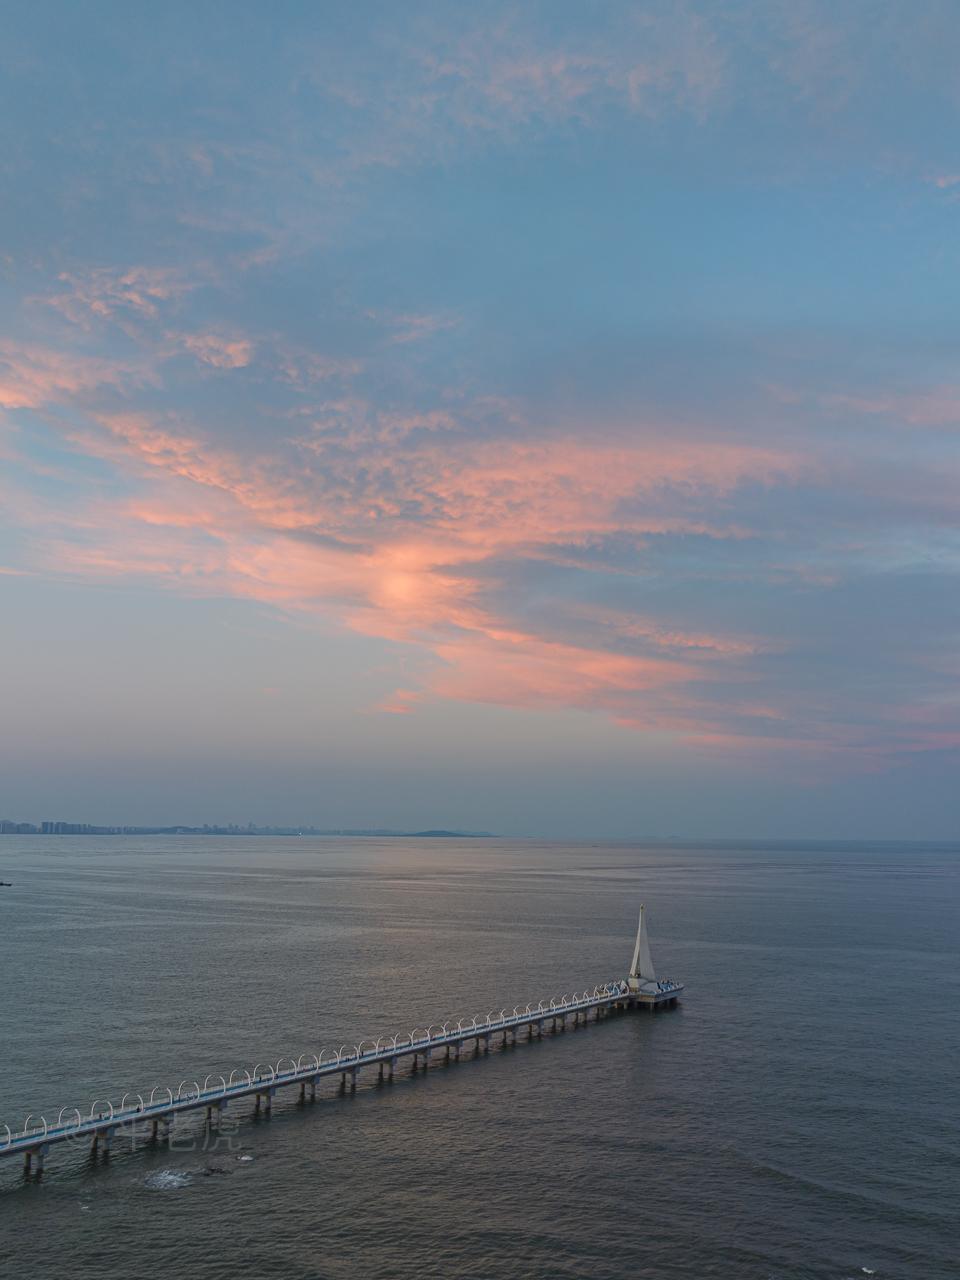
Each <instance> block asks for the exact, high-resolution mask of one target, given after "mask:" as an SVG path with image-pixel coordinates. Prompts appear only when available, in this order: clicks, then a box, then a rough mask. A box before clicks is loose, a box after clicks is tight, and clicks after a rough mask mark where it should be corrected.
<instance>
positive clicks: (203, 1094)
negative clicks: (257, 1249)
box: [0, 907, 683, 1176]
mask: <svg viewBox="0 0 960 1280" xmlns="http://www.w3.org/2000/svg"><path fill="white" fill-rule="evenodd" d="M682 990H683V986H682V984H681V983H678V982H673V981H669V980H668V981H658V980H657V979H656V977H655V976H654V975H653V965H652V963H651V962H650V951H649V944H648V943H647V940H646V928H645V924H644V913H643V908H642V907H641V909H640V923H639V926H638V929H637V943H636V947H635V948H634V960H633V965H632V966H631V972H630V975H629V976H628V977H627V978H625V979H624V980H622V981H620V982H608V983H604V984H603V985H601V986H597V987H594V988H593V990H592V991H584V992H581V993H580V994H576V995H573V996H569V995H564V996H561V997H560V998H559V999H551V1000H549V1001H540V1002H539V1004H537V1005H536V1006H533V1005H529V1004H528V1005H526V1006H525V1007H524V1008H523V1009H520V1008H519V1007H516V1008H514V1009H513V1011H512V1012H510V1013H508V1012H507V1011H506V1010H505V1009H501V1010H500V1011H499V1012H496V1013H494V1012H491V1013H488V1014H486V1015H485V1016H484V1017H481V1018H468V1019H461V1020H460V1021H458V1022H457V1024H456V1026H454V1025H453V1023H452V1021H449V1022H445V1023H442V1024H439V1025H433V1026H430V1027H426V1028H417V1029H416V1030H414V1031H412V1032H410V1033H409V1034H408V1035H396V1036H390V1037H387V1036H381V1037H380V1038H379V1039H378V1040H363V1041H361V1042H360V1044H358V1045H354V1046H353V1047H352V1048H351V1047H349V1046H347V1045H341V1046H340V1048H339V1049H337V1050H336V1051H335V1052H331V1051H329V1050H326V1049H324V1050H322V1051H321V1052H320V1054H319V1055H317V1054H313V1053H306V1054H301V1055H300V1057H299V1058H298V1059H297V1060H296V1061H294V1060H293V1059H292V1058H281V1059H280V1060H279V1061H278V1062H276V1063H275V1064H272V1065H270V1064H267V1065H265V1066H263V1065H261V1064H258V1065H257V1066H255V1067H254V1069H253V1071H252V1072H251V1071H248V1070H246V1069H242V1070H238V1071H231V1073H230V1076H229V1079H226V1078H224V1076H222V1075H219V1074H218V1075H208V1076H207V1077H206V1078H205V1079H204V1081H203V1084H202V1085H201V1084H200V1083H199V1081H198V1080H193V1081H191V1080H182V1081H181V1082H180V1085H179V1086H178V1088H177V1091H176V1093H174V1091H173V1090H172V1089H170V1088H166V1087H164V1088H160V1087H159V1086H158V1087H156V1088H154V1089H153V1090H152V1091H151V1093H150V1096H149V1097H148V1098H146V1099H145V1098H144V1097H143V1096H142V1095H141V1094H139V1093H138V1094H131V1093H126V1094H124V1096H123V1099H122V1100H121V1102H120V1103H119V1105H118V1106H114V1104H113V1103H112V1102H109V1101H104V1100H101V1099H98V1100H96V1101H95V1102H94V1103H93V1105H92V1106H91V1107H90V1110H89V1112H87V1113H86V1114H84V1113H83V1112H81V1111H80V1110H79V1108H71V1109H69V1110H68V1108H66V1107H64V1108H61V1110H60V1112H59V1114H58V1116H57V1119H56V1120H55V1121H54V1122H53V1123H52V1124H50V1123H48V1121H47V1119H46V1117H45V1116H39V1117H34V1116H27V1118H26V1120H25V1121H24V1123H23V1125H22V1126H21V1127H20V1129H19V1130H17V1131H16V1132H14V1131H12V1130H11V1129H10V1127H9V1126H8V1125H5V1124H4V1125H2V1126H0V1158H2V1157H5V1156H7V1157H9V1156H15V1155H20V1156H21V1157H22V1158H23V1162H24V1172H25V1174H27V1175H28V1176H29V1175H30V1174H31V1173H33V1172H35V1173H37V1174H38V1175H39V1174H42V1172H43V1166H44V1159H45V1157H46V1155H47V1153H48V1151H49V1150H50V1148H51V1147H52V1146H54V1145H57V1144H61V1143H81V1142H82V1143H90V1145H91V1146H92V1148H93V1149H94V1151H97V1150H100V1151H103V1152H105V1153H108V1152H109V1151H110V1147H111V1144H112V1142H113V1140H114V1138H115V1136H116V1135H117V1134H118V1133H119V1132H121V1131H127V1132H131V1131H132V1132H134V1133H139V1132H141V1131H143V1130H146V1132H147V1133H148V1135H149V1137H150V1138H151V1139H153V1140H155V1141H156V1140H161V1139H164V1138H169V1137H170V1134H171V1132H172V1128H173V1124H174V1122H175V1120H176V1118H177V1117H178V1116H180V1115H183V1114H185V1113H187V1112H196V1111H200V1110H205V1111H206V1118H207V1121H208V1122H209V1123H211V1124H212V1123H213V1122H214V1121H215V1120H219V1118H220V1117H221V1116H222V1114H223V1113H224V1112H225V1111H226V1110H227V1108H228V1106H229V1105H230V1104H232V1103H237V1102H240V1101H242V1100H244V1099H251V1100H252V1101H253V1104H254V1112H255V1114H259V1113H262V1112H263V1113H266V1114H269V1113H270V1111H271V1108H272V1104H273V1099H274V1097H275V1096H276V1094H277V1092H278V1091H279V1090H281V1089H292V1088H298V1089H299V1095H300V1099H301V1100H306V1098H307V1097H309V1098H310V1099H311V1100H314V1099H315V1098H316V1092H317V1086H318V1085H319V1084H320V1083H321V1082H322V1081H323V1080H325V1079H328V1078H329V1077H331V1076H339V1077H340V1083H341V1087H342V1088H344V1089H346V1088H350V1089H351V1090H352V1089H355V1088H356V1086H357V1077H358V1075H359V1073H360V1072H361V1071H363V1070H368V1069H369V1068H372V1067H376V1068H377V1071H378V1079H379V1080H385V1079H386V1080H392V1079H393V1076H394V1072H395V1071H396V1069H397V1067H398V1066H399V1065H400V1063H401V1061H403V1060H404V1059H411V1058H412V1060H413V1069H414V1070H415V1071H416V1070H417V1069H418V1068H419V1067H420V1066H421V1065H422V1067H423V1068H424V1069H426V1068H428V1067H429V1066H430V1064H431V1062H434V1061H439V1060H441V1055H442V1060H443V1061H444V1062H449V1061H450V1060H451V1057H452V1058H453V1060H454V1061H457V1062H459V1060H460V1057H461V1054H462V1052H463V1049H464V1047H469V1046H470V1044H471V1042H473V1044H474V1047H475V1052H476V1053H477V1054H479V1053H480V1052H489V1050H490V1047H491V1043H492V1042H494V1037H497V1036H499V1037H502V1040H501V1043H502V1044H504V1045H506V1044H509V1043H513V1044H516V1042H517V1036H518V1033H521V1032H523V1031H524V1030H526V1032H527V1035H528V1038H529V1039H533V1037H534V1036H535V1035H536V1036H538V1037H542V1036H543V1033H544V1029H545V1028H546V1027H547V1024H548V1023H549V1024H550V1028H549V1029H550V1030H551V1031H553V1032H559V1031H562V1030H565V1029H566V1028H567V1027H568V1026H569V1025H573V1026H576V1025H578V1024H580V1023H585V1022H586V1021H587V1019H588V1017H589V1015H590V1014H591V1013H592V1014H593V1015H594V1018H595V1020H596V1021H598V1022H599V1021H600V1020H601V1019H602V1018H603V1017H605V1016H607V1015H608V1014H609V1013H610V1012H611V1011H614V1010H627V1009H633V1008H644V1007H645V1008H649V1009H651V1010H655V1009H657V1008H658V1007H659V1006H662V1005H675V1004H676V1003H677V999H678V997H679V995H680V992H681V991H682Z"/></svg>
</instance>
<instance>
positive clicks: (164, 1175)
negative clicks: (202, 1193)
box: [143, 1169, 192, 1191]
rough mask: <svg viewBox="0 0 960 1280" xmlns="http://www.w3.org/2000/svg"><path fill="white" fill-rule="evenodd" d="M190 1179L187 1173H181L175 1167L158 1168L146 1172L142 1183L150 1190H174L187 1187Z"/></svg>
mask: <svg viewBox="0 0 960 1280" xmlns="http://www.w3.org/2000/svg"><path fill="white" fill-rule="evenodd" d="M191 1181H192V1179H191V1177H190V1175H189V1173H181V1172H179V1171H178V1170H176V1169H159V1170H158V1171H157V1172H156V1173H151V1174H148V1176H147V1177H146V1178H144V1180H143V1185H144V1186H145V1187H149V1188H150V1190H151V1191H176V1190H177V1189H178V1188H180V1187H189V1185H190V1183H191Z"/></svg>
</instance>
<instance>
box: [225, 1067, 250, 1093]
mask: <svg viewBox="0 0 960 1280" xmlns="http://www.w3.org/2000/svg"><path fill="white" fill-rule="evenodd" d="M241 1071H242V1072H243V1074H244V1075H245V1076H246V1077H247V1078H246V1080H244V1081H240V1080H238V1081H237V1084H238V1085H240V1084H246V1085H248V1086H249V1085H251V1084H253V1079H252V1078H251V1076H250V1072H249V1071H248V1070H247V1069H246V1067H234V1069H233V1070H232V1071H231V1072H230V1079H229V1080H228V1081H227V1088H228V1089H232V1088H233V1087H234V1085H233V1077H234V1076H238V1075H239V1074H240V1072H241Z"/></svg>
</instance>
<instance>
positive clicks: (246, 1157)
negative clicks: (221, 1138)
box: [237, 1156, 253, 1164]
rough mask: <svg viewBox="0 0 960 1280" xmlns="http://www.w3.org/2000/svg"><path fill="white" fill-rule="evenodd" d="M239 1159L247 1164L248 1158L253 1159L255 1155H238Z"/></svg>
mask: <svg viewBox="0 0 960 1280" xmlns="http://www.w3.org/2000/svg"><path fill="white" fill-rule="evenodd" d="M237 1159H238V1160H240V1161H242V1162H243V1163H244V1164H246V1162H247V1161H248V1160H252V1159H253V1156H237Z"/></svg>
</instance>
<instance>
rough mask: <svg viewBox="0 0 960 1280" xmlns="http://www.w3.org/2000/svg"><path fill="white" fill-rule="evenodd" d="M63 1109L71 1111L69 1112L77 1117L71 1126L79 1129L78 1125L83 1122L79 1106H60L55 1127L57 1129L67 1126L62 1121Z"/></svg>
mask: <svg viewBox="0 0 960 1280" xmlns="http://www.w3.org/2000/svg"><path fill="white" fill-rule="evenodd" d="M65 1111H71V1112H72V1113H73V1114H74V1115H75V1116H76V1117H77V1119H76V1122H75V1124H74V1126H73V1127H74V1128H75V1129H79V1128H80V1126H81V1125H82V1124H83V1116H81V1114H80V1108H79V1107H61V1108H60V1114H59V1115H58V1116H57V1128H58V1129H59V1128H61V1127H63V1128H64V1129H65V1128H66V1127H67V1126H66V1125H65V1124H64V1121H63V1113H64V1112H65Z"/></svg>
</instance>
